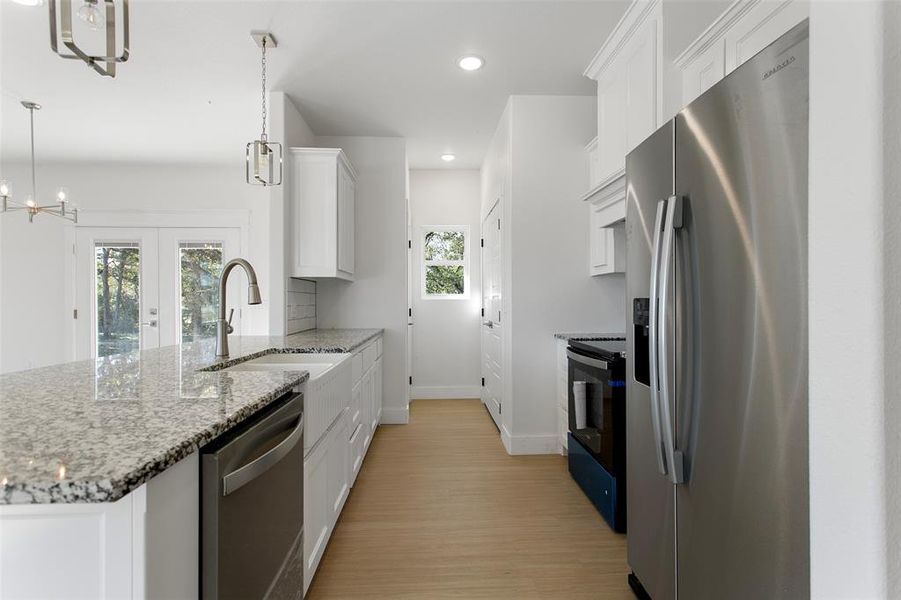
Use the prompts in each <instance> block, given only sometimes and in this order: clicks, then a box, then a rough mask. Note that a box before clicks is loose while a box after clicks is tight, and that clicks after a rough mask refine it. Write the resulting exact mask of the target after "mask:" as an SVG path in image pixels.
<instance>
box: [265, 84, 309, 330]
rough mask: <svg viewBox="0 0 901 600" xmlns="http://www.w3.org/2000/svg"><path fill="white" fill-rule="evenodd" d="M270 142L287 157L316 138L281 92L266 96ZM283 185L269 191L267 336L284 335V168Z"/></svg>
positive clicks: (286, 180)
mask: <svg viewBox="0 0 901 600" xmlns="http://www.w3.org/2000/svg"><path fill="white" fill-rule="evenodd" d="M269 122H270V128H269V139H270V140H271V141H273V142H279V143H281V145H282V153H283V155H285V156H287V152H288V148H292V147H301V148H309V147H315V146H316V137H315V136H314V134H313V131H312V130H311V129H310V127H309V125H307V122H306V121H305V120H304V118H303V115H301V114H300V110H299V109H298V108H297V106H296V105H295V104H294V102H293V101H292V100H291V98H289V97H288V96H287V95H286V94H285V93H284V92H270V94H269ZM283 175H284V176H283V180H282V185H279V186H275V187H272V188H270V189H269V204H270V207H269V231H268V233H269V255H270V268H269V278H268V279H269V281H270V289H271V294H270V304H269V333H270V334H272V335H285V334H286V333H287V323H286V320H285V291H286V289H287V285H288V284H287V279H288V277H287V273H288V264H287V260H288V258H287V257H288V256H289V255H290V252H291V241H290V239H289V230H290V227H291V215H290V210H289V206H288V204H287V203H286V201H285V194H286V193H287V190H288V186H289V184H290V178H291V172H290V169H288V168H287V163H286V165H285V169H284V173H283Z"/></svg>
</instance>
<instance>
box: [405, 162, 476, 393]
mask: <svg viewBox="0 0 901 600" xmlns="http://www.w3.org/2000/svg"><path fill="white" fill-rule="evenodd" d="M410 204H411V212H412V221H413V278H412V287H413V290H412V291H413V322H414V323H415V325H414V327H413V389H412V396H413V398H478V397H479V395H480V390H479V386H480V367H479V362H480V361H479V322H480V321H479V319H480V311H479V309H480V307H481V269H480V267H481V258H480V252H479V235H480V233H479V231H480V221H479V207H480V179H479V172H478V171H474V170H459V169H455V170H414V171H411V173H410ZM443 225H456V226H460V225H462V226H466V227H468V229H469V265H468V275H469V281H468V288H467V291H468V293H467V295H466V297H465V298H460V299H453V300H445V299H438V300H435V299H428V300H427V299H423V297H422V286H423V283H422V242H423V234H424V232H425V228H428V227H431V226H443Z"/></svg>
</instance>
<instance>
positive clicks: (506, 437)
mask: <svg viewBox="0 0 901 600" xmlns="http://www.w3.org/2000/svg"><path fill="white" fill-rule="evenodd" d="M511 437H512V436H511V435H510V432H509V431H508V430H507V426H506V425H504V424H501V442H503V443H504V449H505V450H506V451H507V454H513V442H512V440H511Z"/></svg>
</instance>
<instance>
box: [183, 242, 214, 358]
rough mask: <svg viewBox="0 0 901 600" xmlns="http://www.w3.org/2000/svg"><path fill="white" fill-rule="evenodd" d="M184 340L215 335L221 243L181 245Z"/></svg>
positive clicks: (185, 243) (195, 339)
mask: <svg viewBox="0 0 901 600" xmlns="http://www.w3.org/2000/svg"><path fill="white" fill-rule="evenodd" d="M178 253H179V266H180V287H181V293H180V298H181V341H182V343H187V342H194V341H197V340H201V339H205V338H211V337H215V336H216V319H217V318H218V310H219V276H220V275H221V274H222V263H223V258H222V257H223V254H222V243H221V242H181V243H180V244H179V248H178Z"/></svg>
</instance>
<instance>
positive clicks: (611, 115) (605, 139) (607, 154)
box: [597, 70, 628, 181]
mask: <svg viewBox="0 0 901 600" xmlns="http://www.w3.org/2000/svg"><path fill="white" fill-rule="evenodd" d="M625 75H626V73H625V71H624V70H616V71H613V72H611V73H609V74H607V76H606V77H604V78H603V79H601V80H599V81H598V147H597V156H598V157H597V160H598V174H599V175H598V177H599V181H604V180H606V179H609V178H610V177H612V176H613V175H614V174H616V173H617V172H618V171H620V170H622V169H624V168H625V161H626V139H627V135H628V134H627V132H626V124H627V123H628V119H627V118H626V113H627V110H628V106H627V95H628V94H627V90H626V78H625Z"/></svg>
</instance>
